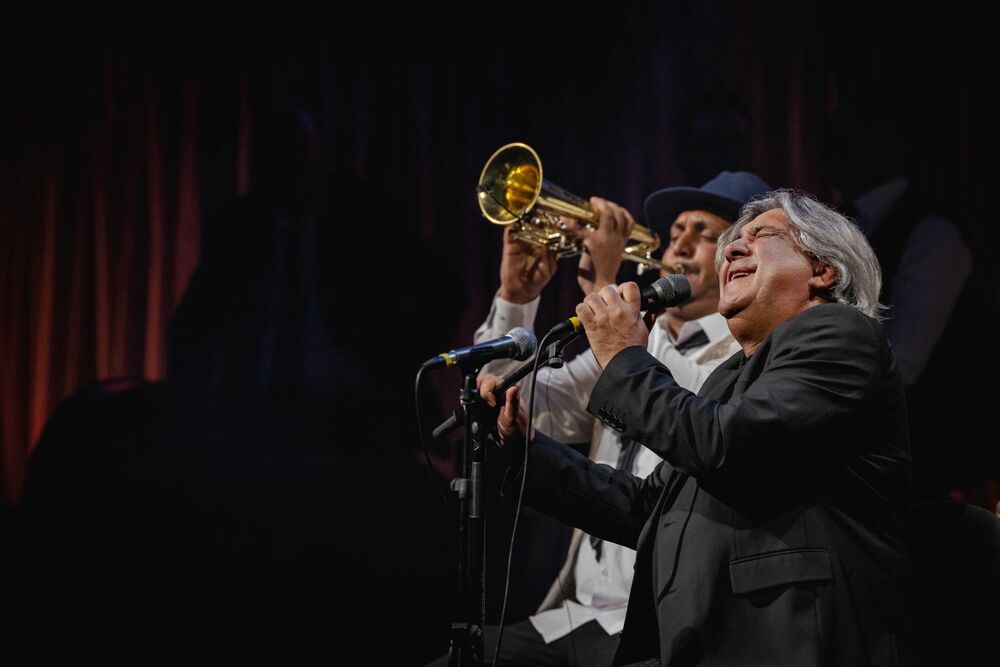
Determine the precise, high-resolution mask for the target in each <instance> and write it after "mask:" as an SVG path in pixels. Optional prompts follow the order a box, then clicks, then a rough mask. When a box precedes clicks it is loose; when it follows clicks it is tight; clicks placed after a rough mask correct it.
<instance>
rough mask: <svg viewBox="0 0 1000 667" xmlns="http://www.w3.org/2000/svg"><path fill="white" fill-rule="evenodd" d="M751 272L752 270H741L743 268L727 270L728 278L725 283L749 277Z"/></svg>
mask: <svg viewBox="0 0 1000 667" xmlns="http://www.w3.org/2000/svg"><path fill="white" fill-rule="evenodd" d="M753 272H754V269H750V268H743V267H739V268H735V269H730V270H729V276H728V279H727V280H726V283H727V284H728V283H731V282H733V281H734V280H738V279H740V278H746V277H747V276H749V275H750V274H751V273H753Z"/></svg>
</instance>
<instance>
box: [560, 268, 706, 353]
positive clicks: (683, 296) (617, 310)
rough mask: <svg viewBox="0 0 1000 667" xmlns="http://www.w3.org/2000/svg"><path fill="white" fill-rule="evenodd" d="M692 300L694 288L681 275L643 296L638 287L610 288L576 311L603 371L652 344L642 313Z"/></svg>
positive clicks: (658, 283) (659, 283) (655, 285)
mask: <svg viewBox="0 0 1000 667" xmlns="http://www.w3.org/2000/svg"><path fill="white" fill-rule="evenodd" d="M690 297H691V285H690V283H689V282H688V280H687V278H685V277H684V276H682V275H670V276H665V277H663V278H660V279H659V280H657V281H656V282H654V283H653V284H652V285H650V286H649V287H647V288H646V289H645V290H642V291H641V292H640V290H639V286H638V285H637V284H636V283H633V282H629V283H625V284H624V285H622V286H621V287H618V286H616V285H608V286H607V287H605V288H603V289H601V290H599V291H597V292H594V293H593V294H590V295H588V296H587V297H586V298H585V299H584V300H583V303H581V304H579V305H578V306H577V307H576V316H577V318H579V320H580V322H581V324H582V325H583V328H584V329H585V330H586V332H587V339H588V340H589V341H590V349H591V351H592V352H593V353H594V357H595V358H596V359H597V363H598V364H600V366H601V368H604V367H605V366H607V365H608V362H610V361H611V360H612V359H613V358H614V357H615V355H617V354H618V353H619V352H621V351H622V350H624V349H625V348H627V347H632V346H635V345H639V346H641V347H642V348H643V349H645V347H646V343H647V341H648V340H649V327H648V326H647V324H646V322H644V321H643V317H642V312H641V311H642V310H643V309H646V310H647V311H654V310H662V309H664V308H669V307H671V306H676V305H679V304H681V303H683V302H684V301H686V300H687V299H689V298H690Z"/></svg>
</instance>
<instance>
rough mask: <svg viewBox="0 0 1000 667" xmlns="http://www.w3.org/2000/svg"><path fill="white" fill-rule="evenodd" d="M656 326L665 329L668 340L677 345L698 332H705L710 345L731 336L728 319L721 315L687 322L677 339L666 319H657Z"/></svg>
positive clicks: (717, 314) (707, 316) (714, 314)
mask: <svg viewBox="0 0 1000 667" xmlns="http://www.w3.org/2000/svg"><path fill="white" fill-rule="evenodd" d="M656 324H657V326H660V327H662V328H663V332H664V333H665V334H667V340H669V341H670V342H672V343H674V344H675V345H676V344H677V343H680V342H683V341H685V340H687V339H688V338H690V337H691V336H693V335H695V334H696V333H698V331H704V332H705V335H706V336H708V342H709V343H717V342H719V341H720V340H723V339H725V338H729V337H730V336H731V334H730V333H729V324H728V323H726V318H724V317H723V316H722V315H720V314H719V313H711V314H709V315H706V316H705V317H699V318H698V319H696V320H691V321H690V322H685V323H684V324H682V325H681V330H680V331H679V332H678V336H677V338H676V339H675V338H674V337H673V336H672V335H671V333H670V328H669V327H668V326H667V318H666V317H658V318H656Z"/></svg>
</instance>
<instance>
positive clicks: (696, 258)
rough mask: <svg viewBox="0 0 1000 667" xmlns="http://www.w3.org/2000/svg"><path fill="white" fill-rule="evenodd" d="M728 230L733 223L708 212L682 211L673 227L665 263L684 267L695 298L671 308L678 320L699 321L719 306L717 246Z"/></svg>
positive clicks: (664, 259)
mask: <svg viewBox="0 0 1000 667" xmlns="http://www.w3.org/2000/svg"><path fill="white" fill-rule="evenodd" d="M727 229H729V222H727V221H726V220H725V219H724V218H720V217H719V216H717V215H715V214H714V213H709V212H708V211H682V212H681V214H680V215H678V216H677V220H675V221H674V224H673V225H672V226H671V227H670V245H668V246H667V249H666V250H665V251H664V252H663V264H664V265H667V266H674V265H680V266H682V267H683V268H684V275H685V276H687V279H688V280H689V281H690V282H691V300H690V301H688V302H687V303H685V304H684V305H682V306H678V307H676V308H672V309H671V310H670V311H669V313H670V314H672V315H674V316H675V317H676V318H677V319H679V320H682V321H685V322H686V321H691V320H696V319H698V318H699V317H704V316H705V315H710V314H711V313H714V312H716V310H717V309H718V304H719V280H718V277H717V276H716V273H715V249H716V247H717V241H718V239H719V235H720V234H722V232H724V231H726V230H727ZM664 275H667V274H666V272H664Z"/></svg>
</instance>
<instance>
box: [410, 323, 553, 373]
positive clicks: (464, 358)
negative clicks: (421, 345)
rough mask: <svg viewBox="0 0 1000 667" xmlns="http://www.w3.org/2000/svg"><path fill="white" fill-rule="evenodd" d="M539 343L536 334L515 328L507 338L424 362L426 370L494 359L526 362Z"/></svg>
mask: <svg viewBox="0 0 1000 667" xmlns="http://www.w3.org/2000/svg"><path fill="white" fill-rule="evenodd" d="M536 347H538V341H537V340H536V339H535V334H533V333H531V332H530V331H528V330H527V329H525V328H524V327H514V328H513V329H511V330H510V331H508V332H507V334H506V335H505V336H501V337H500V338H494V339H493V340H488V341H486V342H484V343H478V344H476V345H470V346H469V347H460V348H458V349H457V350H451V351H450V352H443V353H441V354H439V355H438V356H436V357H432V358H430V359H428V360H427V361H425V362H424V368H439V367H442V366H454V365H456V364H466V363H477V364H484V363H486V362H487V361H493V360H494V359H516V360H518V361H524V360H525V359H527V358H528V357H530V356H531V355H532V354H534V353H535V348H536Z"/></svg>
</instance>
